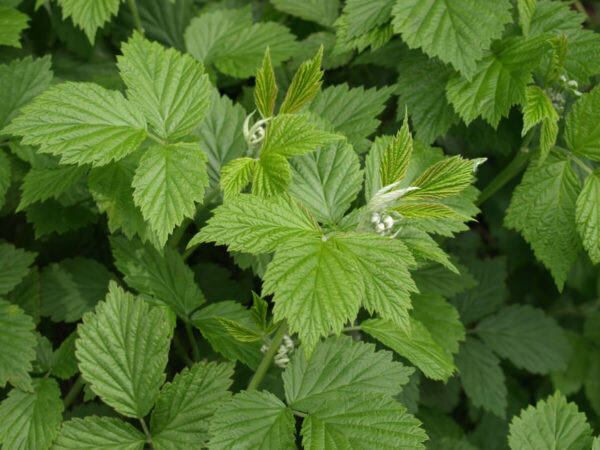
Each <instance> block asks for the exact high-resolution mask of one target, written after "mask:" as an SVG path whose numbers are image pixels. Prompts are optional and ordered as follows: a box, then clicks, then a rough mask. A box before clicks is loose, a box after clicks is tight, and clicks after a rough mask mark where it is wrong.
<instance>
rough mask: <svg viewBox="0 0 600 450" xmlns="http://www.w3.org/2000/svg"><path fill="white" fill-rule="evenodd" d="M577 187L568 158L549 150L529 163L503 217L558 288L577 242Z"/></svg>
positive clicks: (572, 259) (570, 261) (567, 270)
mask: <svg viewBox="0 0 600 450" xmlns="http://www.w3.org/2000/svg"><path fill="white" fill-rule="evenodd" d="M580 190H581V186H580V184H579V179H578V178H577V175H576V174H575V172H574V171H573V169H572V168H571V164H570V162H569V161H568V160H567V159H565V158H564V157H562V156H557V155H553V154H550V155H549V156H548V158H547V159H546V161H545V162H544V164H543V165H542V166H541V167H538V165H537V164H536V163H535V161H534V162H533V163H532V164H531V165H530V166H529V168H528V169H527V171H526V172H525V175H523V179H522V181H521V184H520V185H519V186H517V188H516V189H515V190H514V193H513V197H512V200H511V202H510V206H509V207H508V210H507V212H506V217H505V219H504V223H505V224H506V226H508V227H509V228H512V229H514V230H517V231H519V232H521V234H522V235H523V237H524V238H525V240H526V241H527V242H528V243H529V244H530V245H531V248H532V249H533V252H534V253H535V256H536V258H537V259H539V260H540V261H542V262H543V263H544V265H545V266H546V267H547V268H548V269H549V270H550V272H551V273H552V276H553V278H554V281H555V283H556V286H557V287H558V289H559V290H560V291H562V288H563V286H564V283H565V279H566V278H567V274H568V272H569V270H570V268H571V265H572V264H573V262H574V261H575V258H576V257H577V253H578V251H579V248H580V246H581V244H580V240H579V236H578V235H577V228H576V221H575V211H576V207H575V202H576V200H577V197H578V195H579V192H580Z"/></svg>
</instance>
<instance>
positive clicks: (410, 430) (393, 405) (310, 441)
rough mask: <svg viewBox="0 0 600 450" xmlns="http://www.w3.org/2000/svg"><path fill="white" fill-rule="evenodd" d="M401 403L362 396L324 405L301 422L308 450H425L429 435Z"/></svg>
mask: <svg viewBox="0 0 600 450" xmlns="http://www.w3.org/2000/svg"><path fill="white" fill-rule="evenodd" d="M420 425H421V422H419V421H418V420H417V419H415V417H413V416H412V415H410V414H408V413H407V412H406V408H404V407H403V406H402V405H400V403H398V402H396V401H394V400H392V399H391V398H389V397H386V396H381V395H379V396H373V395H365V394H359V395H356V396H354V397H350V398H342V399H336V401H333V402H327V403H323V404H322V406H321V407H320V408H319V409H317V410H316V411H313V412H312V413H311V414H309V416H308V417H307V418H306V419H304V422H303V423H302V430H301V434H302V445H303V446H304V448H305V449H309V450H317V449H324V448H327V449H341V448H344V449H363V448H404V449H423V448H425V446H424V445H423V442H424V441H425V440H426V439H427V434H425V431H424V430H423V429H422V428H421V427H420Z"/></svg>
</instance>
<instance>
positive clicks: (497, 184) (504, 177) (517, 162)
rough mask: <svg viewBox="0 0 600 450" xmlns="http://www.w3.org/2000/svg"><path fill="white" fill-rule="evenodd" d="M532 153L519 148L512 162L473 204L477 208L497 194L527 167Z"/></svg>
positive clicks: (526, 149)
mask: <svg viewBox="0 0 600 450" xmlns="http://www.w3.org/2000/svg"><path fill="white" fill-rule="evenodd" d="M533 153H534V152H533V151H531V150H529V149H528V148H524V147H522V148H520V149H519V151H518V152H517V154H516V155H515V157H514V158H513V159H512V161H511V162H510V163H509V164H508V166H506V167H505V168H504V169H503V170H502V172H500V173H499V174H498V175H496V177H495V178H494V179H493V180H492V181H491V182H490V183H489V184H488V185H487V186H486V187H485V188H484V189H483V191H481V194H480V195H479V198H478V199H477V201H476V202H475V204H476V205H477V206H480V205H481V204H482V203H483V202H485V201H486V200H487V199H488V198H490V197H491V196H492V195H494V194H495V193H496V192H498V191H499V190H500V189H501V188H502V187H503V186H504V185H505V184H506V183H508V182H509V181H510V180H512V179H513V178H514V177H516V176H517V175H518V174H519V173H521V171H522V170H523V169H524V168H525V166H526V165H527V162H528V161H529V159H530V158H531V156H532V155H533Z"/></svg>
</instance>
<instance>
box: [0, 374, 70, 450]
mask: <svg viewBox="0 0 600 450" xmlns="http://www.w3.org/2000/svg"><path fill="white" fill-rule="evenodd" d="M63 409H64V406H63V402H62V400H61V398H60V388H59V387H58V383H57V382H56V381H55V380H54V379H53V378H38V379H36V380H34V382H33V391H32V392H23V391H21V390H19V389H13V390H11V391H10V392H9V393H8V396H7V397H6V398H5V399H4V401H3V402H2V403H1V404H0V444H2V445H3V447H4V448H6V449H13V448H14V449H47V448H49V447H50V445H51V444H52V441H53V440H54V437H55V436H56V432H57V431H58V427H59V426H60V422H61V421H62V412H63Z"/></svg>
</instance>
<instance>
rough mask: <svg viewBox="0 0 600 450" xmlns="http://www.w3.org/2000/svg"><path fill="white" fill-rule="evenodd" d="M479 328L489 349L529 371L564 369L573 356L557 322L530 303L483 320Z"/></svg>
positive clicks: (512, 306) (513, 307)
mask: <svg viewBox="0 0 600 450" xmlns="http://www.w3.org/2000/svg"><path fill="white" fill-rule="evenodd" d="M476 331H477V334H478V336H479V337H481V339H482V340H483V342H484V343H485V345H486V346H487V347H488V348H490V349H492V350H493V351H494V352H496V353H497V354H498V355H499V356H501V357H503V358H508V359H509V360H510V361H511V362H512V363H513V364H514V365H515V366H517V367H520V368H524V369H526V370H528V371H529V372H533V373H541V374H546V373H548V372H550V371H551V370H563V369H565V368H566V367H567V362H568V361H569V357H570V356H571V347H570V346H569V343H568V341H567V339H566V337H565V335H564V333H563V331H562V329H561V328H560V327H559V326H558V324H557V323H556V321H555V320H554V319H553V318H551V317H550V316H547V315H546V314H545V313H544V312H543V311H542V310H540V309H535V308H532V307H531V306H526V305H511V306H507V307H505V308H503V309H501V310H500V311H499V312H498V313H497V314H496V315H494V316H490V317H488V318H486V319H484V320H483V321H481V322H480V323H479V325H477V328H476Z"/></svg>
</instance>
